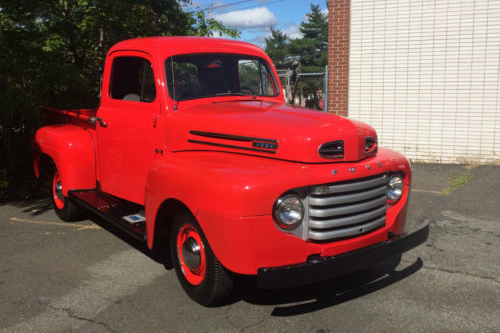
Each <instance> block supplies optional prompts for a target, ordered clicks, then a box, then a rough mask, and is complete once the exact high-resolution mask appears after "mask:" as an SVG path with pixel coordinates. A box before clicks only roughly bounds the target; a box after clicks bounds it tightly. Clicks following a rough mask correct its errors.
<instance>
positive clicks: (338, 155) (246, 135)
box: [165, 100, 376, 163]
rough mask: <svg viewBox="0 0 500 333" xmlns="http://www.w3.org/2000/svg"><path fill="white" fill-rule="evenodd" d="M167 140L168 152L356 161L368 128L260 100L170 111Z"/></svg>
mask: <svg viewBox="0 0 500 333" xmlns="http://www.w3.org/2000/svg"><path fill="white" fill-rule="evenodd" d="M165 130H166V132H165V142H166V145H167V148H168V149H169V150H170V151H173V152H178V151H189V150H197V151H200V150H210V151H229V152H234V153H240V154H241V153H243V154H251V155H257V156H265V157H270V158H277V159H282V160H289V161H296V162H304V163H326V162H336V161H359V160H361V159H364V158H366V157H368V156H369V155H368V154H367V153H366V152H365V145H366V140H367V139H366V138H369V139H368V140H369V141H370V140H371V141H373V142H375V143H374V145H372V148H371V149H370V152H369V153H373V154H374V153H376V133H375V131H374V130H373V128H371V127H370V126H368V125H366V124H364V123H361V122H358V121H355V120H351V119H348V118H344V117H340V116H336V115H333V114H329V113H325V112H318V111H313V110H307V109H302V108H299V107H293V106H290V105H286V104H277V103H273V102H264V101H253V100H252V101H226V102H215V103H210V104H202V105H196V106H193V107H190V108H186V109H182V110H177V111H174V112H172V113H171V114H169V116H168V118H167V119H166V122H165Z"/></svg>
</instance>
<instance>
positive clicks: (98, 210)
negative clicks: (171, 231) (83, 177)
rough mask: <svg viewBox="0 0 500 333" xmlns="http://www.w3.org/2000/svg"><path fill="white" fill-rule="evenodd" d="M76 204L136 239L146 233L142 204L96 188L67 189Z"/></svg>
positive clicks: (142, 238)
mask: <svg viewBox="0 0 500 333" xmlns="http://www.w3.org/2000/svg"><path fill="white" fill-rule="evenodd" d="M69 196H70V198H71V199H72V200H74V201H75V202H76V203H77V204H80V205H82V206H83V207H85V208H87V209H88V210H90V211H92V212H94V213H95V214H97V215H99V216H100V217H102V218H103V219H105V220H106V221H108V222H110V223H112V224H113V225H114V226H116V227H117V228H119V229H120V230H122V231H124V232H126V233H127V234H129V235H131V236H132V237H134V238H135V239H137V240H141V241H144V236H145V233H146V226H145V222H146V220H145V218H144V206H141V205H137V204H134V203H132V202H129V201H125V200H123V199H120V198H117V197H115V196H112V195H110V194H107V193H105V192H101V191H98V190H81V191H78V190H75V191H69Z"/></svg>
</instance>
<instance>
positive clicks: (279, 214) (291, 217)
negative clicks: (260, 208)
mask: <svg viewBox="0 0 500 333" xmlns="http://www.w3.org/2000/svg"><path fill="white" fill-rule="evenodd" d="M304 214H305V208H304V204H303V203H302V198H301V197H300V196H299V195H297V194H295V193H286V194H284V195H282V196H281V197H279V198H278V200H276V202H275V204H274V208H273V217H274V221H275V222H276V224H277V225H278V226H279V227H280V228H282V229H284V230H291V229H295V228H296V227H297V226H298V225H300V223H301V222H302V221H303V220H304Z"/></svg>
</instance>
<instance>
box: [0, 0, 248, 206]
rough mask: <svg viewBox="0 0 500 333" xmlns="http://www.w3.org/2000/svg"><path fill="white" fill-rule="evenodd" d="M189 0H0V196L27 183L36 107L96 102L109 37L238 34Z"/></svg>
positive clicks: (37, 114) (37, 115)
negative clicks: (189, 6)
mask: <svg viewBox="0 0 500 333" xmlns="http://www.w3.org/2000/svg"><path fill="white" fill-rule="evenodd" d="M188 3H190V1H189V0H46V1H42V0H15V1H12V0H0V50H1V52H0V141H1V144H0V200H2V199H5V198H6V197H7V196H6V193H7V192H9V193H11V194H12V193H13V191H14V192H15V191H17V190H18V189H22V188H25V187H26V184H29V183H31V182H32V174H33V172H32V171H31V157H30V149H29V147H30V144H29V141H30V136H31V134H32V133H33V131H34V129H36V128H37V127H38V126H39V125H40V124H41V123H42V115H41V112H40V111H39V109H38V106H40V105H46V106H53V107H61V108H82V107H96V106H97V105H98V100H99V89H100V76H101V73H102V69H103V66H104V59H105V56H106V52H107V50H108V49H109V48H110V47H111V46H112V45H113V44H115V43H116V42H118V41H120V40H124V39H128V38H135V37H143V36H153V35H162V36H168V35H189V36H211V35H213V34H214V33H218V34H220V35H227V36H230V37H237V36H239V32H238V31H237V30H235V29H231V28H228V27H226V26H224V25H223V24H222V23H220V22H218V21H216V20H214V19H212V18H209V17H207V16H206V15H205V13H204V12H202V11H201V12H187V11H185V10H184V9H183V6H184V5H186V4H188ZM18 192H19V191H18ZM18 194H19V193H18Z"/></svg>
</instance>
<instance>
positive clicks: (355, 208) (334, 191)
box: [308, 174, 388, 241]
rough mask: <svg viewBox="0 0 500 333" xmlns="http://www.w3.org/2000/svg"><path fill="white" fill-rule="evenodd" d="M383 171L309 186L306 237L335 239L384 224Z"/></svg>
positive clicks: (385, 197)
mask: <svg viewBox="0 0 500 333" xmlns="http://www.w3.org/2000/svg"><path fill="white" fill-rule="evenodd" d="M387 181H388V176H387V174H382V175H378V176H375V177H370V178H363V179H356V180H352V181H347V182H342V183H337V184H335V183H333V184H327V185H319V186H313V187H311V188H309V194H308V202H309V230H308V238H309V239H311V240H315V241H327V240H335V239H339V238H346V237H353V236H357V235H360V234H364V233H367V232H370V231H373V230H375V229H378V228H380V227H382V226H383V225H385V212H386V210H387V207H386V202H387V194H386V186H387Z"/></svg>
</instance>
